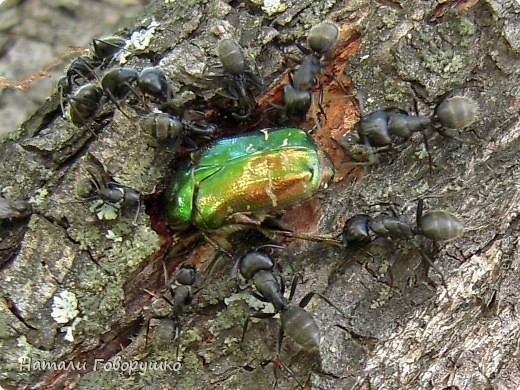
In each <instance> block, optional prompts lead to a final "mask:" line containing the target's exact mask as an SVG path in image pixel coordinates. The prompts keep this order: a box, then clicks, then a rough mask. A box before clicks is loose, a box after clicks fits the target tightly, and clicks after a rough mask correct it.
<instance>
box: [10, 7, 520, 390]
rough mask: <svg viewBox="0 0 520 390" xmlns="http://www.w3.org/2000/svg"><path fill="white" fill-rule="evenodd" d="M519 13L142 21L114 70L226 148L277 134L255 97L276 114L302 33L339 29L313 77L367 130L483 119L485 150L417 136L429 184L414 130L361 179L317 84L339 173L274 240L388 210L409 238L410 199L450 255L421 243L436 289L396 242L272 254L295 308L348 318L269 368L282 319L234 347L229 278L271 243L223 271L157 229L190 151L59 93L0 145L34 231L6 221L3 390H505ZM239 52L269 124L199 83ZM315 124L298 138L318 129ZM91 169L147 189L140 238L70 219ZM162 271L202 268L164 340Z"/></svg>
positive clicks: (511, 301) (512, 335) (238, 317)
mask: <svg viewBox="0 0 520 390" xmlns="http://www.w3.org/2000/svg"><path fill="white" fill-rule="evenodd" d="M519 13H520V6H519V5H518V2H516V1H505V0H504V1H493V0H488V1H446V2H444V1H443V2H417V1H405V0H402V1H381V2H371V1H363V0H360V1H328V2H320V3H316V2H311V1H300V2H294V4H293V3H292V2H283V1H281V2H279V5H278V6H277V8H276V9H272V10H271V9H269V8H268V2H264V3H261V2H258V1H251V2H244V3H240V2H230V3H226V2H220V1H212V0H210V1H207V2H197V1H186V2H165V1H157V2H155V3H153V4H151V5H150V6H149V7H148V8H147V9H146V10H145V11H144V12H143V14H142V15H141V16H140V18H139V19H138V20H137V21H136V24H135V26H134V29H133V30H132V32H133V33H136V32H141V33H142V34H144V32H145V31H148V34H150V36H151V40H150V42H149V45H145V48H144V49H141V50H134V51H133V54H132V55H131V56H130V57H129V58H128V62H127V64H126V65H125V66H131V67H134V68H136V69H138V70H140V69H142V68H144V67H146V66H150V65H159V66H160V67H161V69H162V70H163V71H164V72H165V74H166V76H167V78H168V80H169V81H170V82H171V84H172V88H173V92H174V93H175V96H184V97H186V98H185V100H186V101H187V102H186V107H189V108H192V109H198V110H203V111H204V112H205V113H206V115H207V116H208V118H209V120H211V121H214V122H215V123H217V124H218V125H219V127H220V131H221V134H222V135H229V134H237V133H240V132H243V131H250V130H254V129H255V128H259V127H267V126H268V124H269V121H268V120H269V117H271V116H272V115H269V114H268V115H262V111H267V109H268V108H269V104H268V102H267V100H273V101H275V102H276V101H279V100H277V99H279V98H280V91H281V86H282V85H283V83H284V82H286V81H287V79H286V74H287V69H288V68H289V67H290V66H291V60H289V59H288V58H290V57H296V58H301V56H302V55H301V53H300V52H299V50H298V49H297V48H296V47H295V45H294V42H295V41H298V40H300V42H303V43H304V41H303V40H302V38H304V37H305V34H306V32H307V31H308V30H309V28H310V27H311V26H312V25H314V24H316V23H318V22H319V21H322V20H325V19H329V20H332V21H334V22H336V23H337V24H338V26H339V27H340V30H341V34H340V38H339V41H338V44H337V48H336V50H335V52H334V54H333V58H332V59H331V60H330V61H329V63H328V64H326V65H325V69H326V70H327V71H328V72H330V73H333V74H335V75H336V76H337V77H339V78H340V79H341V80H342V81H343V82H344V83H345V85H347V87H349V88H352V89H353V90H355V92H356V94H357V96H358V98H359V100H360V101H362V103H363V104H362V108H361V112H362V114H367V113H370V112H373V111H376V110H379V109H384V108H388V107H399V108H402V109H405V110H407V111H408V112H413V111H414V110H415V106H416V107H417V109H418V112H419V113H420V114H423V115H430V114H431V113H432V112H433V110H434V107H435V106H436V104H438V102H439V101H440V100H441V99H442V98H443V97H444V96H445V95H446V94H452V95H462V96H466V97H468V98H471V99H472V100H474V101H475V102H477V103H478V105H479V106H480V111H479V116H478V119H477V121H476V122H475V123H474V124H473V125H472V126H471V130H472V131H473V133H470V132H469V130H465V131H464V132H463V133H462V134H461V135H460V136H461V137H467V138H469V139H473V140H476V142H472V143H461V142H458V141H455V140H453V139H447V138H444V137H442V136H440V134H438V133H436V132H434V131H428V132H427V137H428V142H429V147H430V151H431V156H432V160H433V172H430V167H429V164H428V161H427V159H424V158H423V157H424V152H423V151H422V149H423V143H422V137H421V136H420V135H419V134H417V135H416V136H414V137H412V138H411V139H409V140H406V141H405V142H403V143H402V144H399V145H397V146H396V147H395V148H394V150H391V151H389V152H387V153H383V154H381V155H380V156H379V163H378V164H375V165H371V166H359V165H353V164H349V163H352V161H351V157H348V156H351V155H352V154H353V150H354V147H355V145H354V144H353V143H349V138H350V133H349V132H350V130H351V129H352V125H353V124H354V123H355V121H356V116H357V115H358V111H357V108H356V107H357V106H356V104H354V103H353V101H354V100H353V99H351V98H349V97H345V96H344V94H342V92H341V90H339V89H338V88H337V86H336V84H335V83H334V82H331V80H328V79H327V78H326V77H323V79H322V83H323V84H324V101H323V103H322V106H323V109H324V112H325V114H326V115H325V116H323V115H321V119H320V121H321V127H320V128H319V129H316V130H315V131H314V132H313V133H312V134H313V136H314V137H315V139H316V140H317V142H318V143H319V145H320V146H322V147H323V148H324V149H326V150H327V152H329V154H330V155H331V157H332V159H333V161H334V163H335V166H336V168H337V172H338V174H337V176H336V179H335V181H334V183H332V184H331V185H330V186H329V187H328V188H327V189H326V190H325V191H323V192H322V193H320V194H318V195H317V196H316V197H314V198H313V199H312V200H310V201H307V202H304V203H303V204H302V205H299V206H295V207H292V208H291V209H289V210H286V212H285V214H284V216H283V217H281V222H280V224H283V225H284V226H287V227H288V228H290V229H292V230H295V231H297V232H307V233H312V234H315V235H327V234H328V235H333V236H338V235H339V234H340V233H341V230H342V225H343V223H344V222H345V220H346V219H347V218H348V217H349V216H352V215H355V214H357V213H369V214H370V213H373V214H375V213H379V212H383V211H386V210H389V208H390V205H393V208H394V209H397V210H398V211H399V212H400V214H401V215H402V218H403V219H405V220H407V221H409V222H410V223H413V222H412V221H413V219H414V213H415V208H416V205H417V199H419V198H425V197H428V196H430V197H431V198H428V199H427V200H426V204H427V208H429V209H430V208H442V209H445V210H448V211H450V212H451V213H454V214H456V215H458V216H459V217H460V218H461V219H462V220H463V221H464V223H465V225H466V229H465V234H464V235H463V237H461V238H458V239H455V240H452V241H449V242H442V243H439V244H438V245H435V246H434V245H432V244H431V243H429V242H428V241H427V240H421V241H420V242H419V245H420V246H421V247H422V248H423V250H424V251H425V252H426V253H427V254H428V255H429V256H430V257H431V258H433V259H435V264H436V266H437V267H438V268H439V269H440V270H441V271H442V273H443V274H444V277H445V285H443V284H442V283H441V279H440V278H439V275H438V274H437V273H436V272H435V271H434V270H432V269H429V268H428V267H427V266H426V265H425V264H424V262H423V261H421V256H420V255H419V253H418V252H417V250H416V249H415V248H414V247H413V246H412V245H411V244H410V243H409V242H394V243H391V244H392V245H388V244H389V243H388V242H384V244H385V245H371V246H370V247H369V248H367V249H366V250H361V249H359V250H354V249H353V248H339V247H335V246H330V245H327V244H326V243H320V242H310V241H302V240H296V239H293V240H285V241H284V240H281V239H279V241H280V242H281V243H283V244H284V245H285V248H284V249H283V250H280V249H276V250H273V257H276V258H277V259H278V262H279V263H280V265H281V268H282V269H283V273H284V274H285V275H286V279H287V280H288V279H290V277H291V275H292V274H294V273H302V274H303V281H302V283H300V285H299V286H298V291H297V297H296V299H299V298H300V297H301V296H303V295H304V294H306V293H307V292H309V291H317V292H320V293H322V294H324V295H326V296H327V297H328V298H329V299H330V300H331V301H332V302H334V303H335V304H336V305H337V306H338V307H339V308H341V310H342V312H343V314H340V313H338V312H337V311H336V310H334V309H333V308H331V307H330V306H329V305H327V304H326V303H323V302H322V301H319V300H316V301H313V302H316V303H313V304H311V305H309V306H308V307H307V310H309V311H310V312H312V314H313V316H314V317H315V318H316V321H317V322H318V325H319V327H320V329H321V333H322V343H321V347H320V356H319V357H317V356H309V354H307V353H306V352H305V351H301V350H300V349H299V347H298V346H297V345H295V344H294V343H293V342H292V341H291V340H289V339H287V338H286V339H285V340H284V343H283V347H282V351H281V353H280V355H277V354H276V339H277V329H278V326H279V320H277V319H272V320H270V321H253V323H252V324H250V327H249V330H248V331H247V333H246V334H245V340H244V342H243V343H241V342H240V341H241V337H242V328H243V323H244V321H245V318H246V316H247V315H248V313H249V312H250V310H251V309H250V308H249V307H248V304H247V301H248V297H249V296H250V291H249V290H244V291H239V292H237V288H236V281H235V279H234V277H232V276H231V271H230V270H231V267H232V265H233V262H234V260H236V259H237V258H238V257H239V256H241V255H242V254H243V253H244V252H245V251H247V250H249V249H250V248H254V247H255V246H257V245H259V244H261V243H263V242H265V240H264V241H262V239H261V237H260V236H259V235H258V236H257V235H255V234H250V231H248V233H245V234H244V233H240V232H239V233H237V234H236V235H234V236H232V237H231V238H230V240H231V241H232V243H233V250H232V251H231V254H232V257H233V259H232V260H231V259H229V258H228V257H227V256H226V255H223V254H221V252H219V251H217V250H216V249H214V246H213V245H211V244H210V243H209V242H210V241H211V242H213V243H214V242H215V240H211V237H210V236H211V234H206V236H208V237H209V238H210V240H206V239H204V237H203V235H200V234H198V233H197V232H194V231H188V232H186V231H185V232H175V233H172V232H169V231H168V230H167V229H166V228H165V224H164V222H162V218H161V208H162V207H163V204H162V202H161V194H162V192H163V189H164V187H165V183H167V182H168V180H169V179H170V178H171V176H172V172H174V171H175V170H176V169H177V167H178V166H182V165H180V164H182V163H183V162H186V161H188V160H189V156H188V153H185V154H184V155H182V156H180V155H179V156H175V153H174V152H172V149H171V148H169V147H168V146H167V145H150V143H149V142H148V140H147V138H146V137H145V136H144V135H143V134H142V133H141V131H140V129H139V127H138V126H137V121H138V119H139V117H140V116H142V115H143V112H144V111H145V107H144V104H143V103H142V101H140V100H138V99H134V101H133V102H130V101H128V102H121V103H120V106H121V109H115V108H114V107H113V104H112V103H111V102H106V103H105V104H104V105H103V108H102V110H101V112H100V113H98V114H97V115H96V117H95V119H94V120H92V121H91V122H89V123H88V124H87V125H85V126H83V127H76V126H74V125H73V124H72V123H70V122H69V121H68V120H66V119H64V118H63V116H62V115H61V112H60V96H59V92H56V93H55V94H53V95H52V96H51V97H50V98H49V99H48V100H47V102H46V103H45V105H44V106H43V107H41V109H40V110H38V112H37V113H36V114H35V115H34V116H33V117H32V118H31V119H30V120H29V121H28V122H26V123H25V124H24V126H22V128H21V129H20V131H19V132H18V133H17V134H13V135H12V136H11V138H10V139H7V140H5V141H4V142H3V143H2V144H1V145H0V147H1V151H2V153H1V165H2V167H1V169H0V175H1V177H2V186H3V188H2V189H3V194H4V195H5V196H9V197H10V198H12V199H30V201H31V203H32V204H33V207H34V213H32V215H30V216H29V217H27V218H21V219H13V220H3V221H2V222H1V224H2V231H1V235H2V240H1V241H0V251H1V252H0V253H1V258H2V262H1V264H2V265H1V267H2V269H1V272H2V278H1V282H0V289H1V293H2V300H1V311H0V315H1V317H0V318H1V321H0V345H1V367H2V370H1V373H0V384H1V386H2V387H3V388H24V387H27V388H54V389H56V388H74V387H75V388H104V389H106V388H118V389H122V388H150V389H152V388H176V389H193V388H208V389H209V388H261V389H263V388H272V387H276V386H277V387H279V388H295V387H298V386H303V387H309V388H317V389H338V388H354V389H369V388H378V389H396V388H400V389H419V388H420V389H423V388H424V389H426V388H433V389H456V388H471V389H488V388H498V389H515V388H518V387H519V385H520V370H519V366H518V364H517V358H518V329H519V326H518V321H519V320H518V316H517V313H518V309H517V308H516V306H517V299H516V297H517V295H518V291H519V289H518V283H519V282H518V281H519V280H520V277H519V275H518V273H519V260H520V257H519V256H518V245H519V243H518V232H519V221H520V219H519V214H518V212H519V210H518V206H519V199H520V187H519V179H520V177H519V176H520V174H519V172H520V170H519V163H518V151H519V147H520V140H519V134H520V122H519V115H518V112H519V101H520V99H519V94H520V89H519V87H518V86H519V85H520V83H519V70H518V59H519V58H518V57H519V52H520V35H519V31H520V29H519V28H518V27H519V23H518V15H519ZM154 21H155V22H154ZM230 36H231V37H234V38H235V39H237V40H239V41H240V43H241V45H242V46H243V47H244V48H245V51H246V54H247V57H248V58H249V61H250V62H252V59H254V61H255V62H256V65H257V67H258V72H259V73H260V74H262V75H263V76H264V77H265V78H266V91H264V92H263V93H262V94H261V96H259V104H260V106H259V107H260V110H259V111H258V112H255V113H254V115H253V118H252V120H251V121H250V122H248V123H245V124H236V123H235V124H234V123H233V122H232V120H231V119H230V118H227V117H225V116H222V115H219V113H220V112H221V111H222V110H223V109H224V108H225V104H226V98H225V97H222V96H220V95H218V94H216V90H217V87H219V85H221V84H220V83H221V80H218V79H217V80H207V78H205V77H204V73H205V72H206V71H207V70H206V68H207V67H214V66H216V65H217V64H218V60H217V58H216V46H217V43H218V41H219V40H220V39H222V37H230ZM125 38H128V39H130V34H127V35H125ZM113 66H115V65H114V64H108V65H104V66H103V67H102V69H101V68H100V69H97V70H96V71H97V72H98V73H100V74H102V73H103V72H105V71H106V69H109V68H110V67H113ZM343 71H344V74H342V72H343ZM320 77H321V76H320ZM189 91H192V92H194V95H193V94H190V92H189ZM317 93H318V92H317V90H316V95H317ZM190 96H194V99H193V100H190ZM313 110H314V111H317V109H316V107H314V108H313ZM270 112H273V111H270ZM310 117H311V118H310V119H309V120H308V121H306V122H303V123H301V124H300V125H301V126H302V127H304V128H307V129H310V128H311V127H312V126H313V125H314V121H313V120H312V115H310ZM336 141H337V142H336ZM340 143H341V144H342V145H343V148H342V147H340V146H339V144H340ZM344 149H345V150H346V152H347V153H344ZM92 165H95V166H97V167H101V168H102V169H103V170H104V171H105V172H106V174H107V175H108V176H110V177H111V178H112V179H113V180H115V181H116V182H118V183H120V184H123V185H126V186H129V187H132V188H135V189H136V190H138V191H140V192H141V194H142V195H143V198H144V203H143V208H145V209H146V212H142V211H141V212H140V213H139V215H138V219H137V223H136V225H135V226H134V225H133V224H132V219H133V213H134V211H135V210H126V211H125V210H123V211H125V212H122V215H120V216H119V218H117V219H115V220H105V219H103V220H100V219H98V217H97V216H96V215H95V213H93V212H92V211H91V208H92V204H91V202H84V201H79V200H80V199H79V198H78V196H77V195H76V191H77V187H78V185H79V184H80V183H81V181H82V180H83V179H85V178H88V177H89V173H88V171H87V169H90V168H89V166H90V167H91V166H92ZM432 196H435V197H432ZM215 259H217V260H218V263H217V266H215V267H213V268H212V269H213V270H212V271H211V272H210V270H211V268H210V265H211V264H212V263H213V262H214V261H215ZM163 262H164V263H165V264H166V267H167V269H168V271H169V272H173V271H174V270H175V269H176V267H178V266H179V265H180V264H182V263H188V264H193V265H195V266H196V267H197V268H198V275H199V276H198V280H197V282H196V286H198V287H200V288H201V289H200V291H199V292H198V293H197V294H196V295H195V298H194V301H193V302H192V304H191V305H189V306H187V307H186V312H185V314H184V315H183V317H182V328H181V329H180V334H179V336H178V337H177V339H175V340H173V335H171V336H172V339H171V340H166V341H165V340H164V338H163V339H162V340H161V337H159V336H161V332H162V333H165V332H164V331H163V330H164V329H163V330H161V327H163V328H167V327H166V325H167V324H168V322H167V320H165V319H164V318H162V319H159V318H156V317H161V316H163V317H164V316H166V317H167V316H168V314H171V308H170V307H169V306H168V305H167V304H166V303H165V301H164V300H163V299H161V298H160V295H161V294H162V293H166V295H168V293H167V292H165V291H166V286H165V280H164V278H163V269H162V264H163ZM147 291H148V292H147ZM151 293H153V294H155V295H156V296H155V297H153V296H152V294H151ZM149 319H151V321H150V323H151V326H148V320H149ZM149 328H151V330H150V332H149V333H148V334H147V329H149ZM21 362H22V363H21ZM176 362H177V364H175V363H176Z"/></svg>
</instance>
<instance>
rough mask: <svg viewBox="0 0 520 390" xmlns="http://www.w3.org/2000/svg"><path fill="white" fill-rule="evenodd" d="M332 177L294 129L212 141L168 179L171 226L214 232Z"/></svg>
mask: <svg viewBox="0 0 520 390" xmlns="http://www.w3.org/2000/svg"><path fill="white" fill-rule="evenodd" d="M331 177H332V168H331V166H330V162H329V161H328V159H327V158H326V157H325V156H324V154H323V153H322V152H321V151H320V150H319V149H318V148H317V147H316V144H315V143H314V142H313V140H312V139H311V138H310V137H309V135H308V134H307V133H306V132H305V131H303V130H301V129H296V128H284V129H274V130H271V129H265V130H261V131H257V132H254V133H248V134H245V135H240V136H236V137H231V138H225V139H221V140H218V141H216V142H214V143H213V144H211V145H209V146H208V147H206V148H204V149H201V150H200V151H199V152H198V153H197V154H196V155H195V156H193V158H192V162H191V164H190V165H189V166H188V167H187V168H185V169H183V170H181V171H179V172H178V173H177V174H176V175H175V176H174V178H173V180H172V183H171V184H170V187H169V189H168V192H167V202H166V214H167V218H168V222H169V223H170V224H171V225H181V224H188V223H189V224H192V225H194V226H197V227H199V228H201V229H204V230H211V229H217V228H219V227H221V226H222V225H224V224H225V223H226V222H229V221H230V219H231V217H232V216H233V215H236V214H258V213H261V212H268V211H270V210H273V209H276V208H283V207H286V206H288V205H292V204H295V203H298V202H300V201H301V200H303V199H305V198H308V197H310V196H311V195H312V194H313V193H314V192H316V191H317V190H318V189H320V188H321V187H324V186H326V184H327V183H328V181H329V180H330V178H331Z"/></svg>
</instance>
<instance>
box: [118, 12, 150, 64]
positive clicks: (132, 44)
mask: <svg viewBox="0 0 520 390" xmlns="http://www.w3.org/2000/svg"><path fill="white" fill-rule="evenodd" d="M159 26H160V24H159V23H158V22H156V21H155V20H152V22H151V23H150V24H149V25H148V27H147V28H145V29H142V30H138V31H134V32H133V33H132V35H131V36H130V39H128V40H127V41H126V45H125V47H124V49H123V50H121V51H120V52H119V53H118V54H117V55H116V56H115V59H116V61H118V62H119V63H120V64H121V65H122V64H125V63H126V62H127V60H128V58H129V57H131V56H132V55H134V54H138V53H142V52H144V51H145V50H146V49H147V48H148V46H150V43H151V42H152V39H153V37H154V35H155V31H156V30H157V27H159Z"/></svg>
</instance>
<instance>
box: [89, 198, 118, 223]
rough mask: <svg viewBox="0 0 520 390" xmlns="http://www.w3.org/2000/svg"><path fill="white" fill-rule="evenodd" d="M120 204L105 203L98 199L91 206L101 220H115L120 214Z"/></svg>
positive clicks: (91, 209)
mask: <svg viewBox="0 0 520 390" xmlns="http://www.w3.org/2000/svg"><path fill="white" fill-rule="evenodd" d="M120 208H121V206H120V205H119V204H112V203H105V202H104V201H103V200H101V199H98V200H96V201H95V202H93V203H92V205H91V206H90V211H92V212H93V213H95V214H96V216H97V218H98V219H99V220H114V219H116V218H117V217H118V215H119V209H120Z"/></svg>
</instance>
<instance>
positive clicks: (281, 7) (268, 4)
mask: <svg viewBox="0 0 520 390" xmlns="http://www.w3.org/2000/svg"><path fill="white" fill-rule="evenodd" d="M286 9H287V5H286V4H284V3H282V2H281V1H280V0H264V1H263V4H262V11H264V12H265V13H266V14H267V15H268V16H271V15H274V14H276V13H279V12H283V11H285V10H286Z"/></svg>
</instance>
